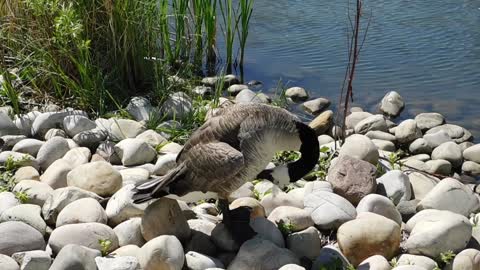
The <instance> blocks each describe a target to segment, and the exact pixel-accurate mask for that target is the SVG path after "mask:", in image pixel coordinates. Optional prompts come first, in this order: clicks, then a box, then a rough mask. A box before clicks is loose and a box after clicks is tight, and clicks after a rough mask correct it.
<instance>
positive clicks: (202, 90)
mask: <svg viewBox="0 0 480 270" xmlns="http://www.w3.org/2000/svg"><path fill="white" fill-rule="evenodd" d="M192 93H193V94H195V95H198V96H203V97H206V96H210V95H211V94H212V93H213V90H212V88H211V87H208V86H203V85H200V86H195V88H193V89H192Z"/></svg>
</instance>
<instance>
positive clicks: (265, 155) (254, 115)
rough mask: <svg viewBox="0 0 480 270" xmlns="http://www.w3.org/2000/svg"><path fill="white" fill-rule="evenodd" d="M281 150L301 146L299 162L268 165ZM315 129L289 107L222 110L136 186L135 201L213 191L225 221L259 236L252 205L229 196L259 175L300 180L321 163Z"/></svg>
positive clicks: (235, 230) (240, 234)
mask: <svg viewBox="0 0 480 270" xmlns="http://www.w3.org/2000/svg"><path fill="white" fill-rule="evenodd" d="M281 150H294V151H298V150H299V151H300V153H301V157H300V159H298V160H297V161H295V162H292V163H289V164H286V165H281V166H277V167H275V168H274V169H273V170H264V169H265V168H266V166H267V164H268V163H269V162H270V161H271V160H272V158H273V156H274V154H275V153H276V152H278V151H281ZM318 158H319V145H318V139H317V136H316V135H315V132H314V131H313V130H312V129H311V128H310V127H309V126H308V125H306V124H304V123H302V122H301V121H300V119H299V118H298V117H297V116H295V115H293V114H292V113H290V112H288V111H287V110H285V109H281V108H277V107H273V106H269V105H264V104H236V105H231V106H228V107H226V108H222V109H220V110H219V111H218V112H217V113H216V114H215V116H214V117H212V118H210V119H209V120H208V121H207V122H206V123H205V124H204V125H202V126H201V127H200V128H199V129H198V130H197V131H195V132H194V133H193V134H192V136H191V137H190V139H189V140H188V141H187V143H186V144H185V145H184V147H183V149H182V151H181V152H180V153H179V154H178V156H177V159H176V163H177V165H176V167H175V168H174V169H172V170H171V171H169V172H168V173H167V174H166V175H164V176H162V177H160V178H157V179H153V180H150V181H148V182H146V183H144V184H141V185H139V186H137V187H136V189H135V195H134V196H133V199H134V202H135V203H142V202H145V201H148V200H151V199H154V198H159V197H163V196H167V195H169V194H175V195H177V196H183V195H185V194H188V193H189V192H194V191H202V192H215V193H217V194H218V197H219V200H218V205H219V208H220V210H221V211H222V213H223V222H224V224H225V225H226V227H227V228H228V229H229V230H230V232H231V233H232V235H233V237H235V238H236V240H237V241H239V242H242V243H243V242H244V241H245V240H247V239H250V238H251V237H253V236H254V235H255V232H253V230H252V229H251V228H250V226H249V225H248V222H249V212H248V211H247V210H248V209H242V208H237V209H235V210H229V208H228V207H229V206H228V197H229V195H230V193H232V192H233V191H235V190H237V189H238V188H239V187H240V186H242V185H243V184H244V183H245V182H247V181H251V180H254V179H256V177H257V176H260V177H262V178H264V179H268V180H270V181H272V182H274V183H275V184H278V185H286V184H288V183H289V182H293V181H296V180H298V179H300V178H302V177H303V176H305V175H306V174H307V173H308V172H310V171H311V170H312V169H313V168H314V167H315V165H316V163H317V162H318Z"/></svg>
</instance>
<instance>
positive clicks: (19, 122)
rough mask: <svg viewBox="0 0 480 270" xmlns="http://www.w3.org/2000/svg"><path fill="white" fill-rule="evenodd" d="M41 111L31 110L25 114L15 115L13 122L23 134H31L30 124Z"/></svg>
mask: <svg viewBox="0 0 480 270" xmlns="http://www.w3.org/2000/svg"><path fill="white" fill-rule="evenodd" d="M40 114H41V113H40V112H38V111H32V112H29V113H27V114H21V115H18V114H17V115H15V117H14V120H13V123H14V124H15V126H17V128H18V129H19V130H20V131H21V132H22V134H23V135H25V136H32V135H33V134H32V124H33V121H35V118H37V116H39V115H40Z"/></svg>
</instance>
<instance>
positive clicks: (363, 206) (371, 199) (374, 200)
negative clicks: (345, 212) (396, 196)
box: [357, 194, 402, 225]
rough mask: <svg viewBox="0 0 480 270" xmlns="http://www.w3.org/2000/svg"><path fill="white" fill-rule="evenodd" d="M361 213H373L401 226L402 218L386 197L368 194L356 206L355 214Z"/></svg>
mask: <svg viewBox="0 0 480 270" xmlns="http://www.w3.org/2000/svg"><path fill="white" fill-rule="evenodd" d="M363 212H370V213H375V214H378V215H381V216H384V217H386V218H388V219H391V220H393V221H395V222H396V223H398V225H401V224H402V216H401V215H400V212H398V210H397V208H395V205H394V204H393V202H392V201H390V200H389V199H388V198H387V197H384V196H381V195H378V194H369V195H367V196H365V197H364V198H363V199H362V200H361V201H360V203H358V206H357V214H360V213H363Z"/></svg>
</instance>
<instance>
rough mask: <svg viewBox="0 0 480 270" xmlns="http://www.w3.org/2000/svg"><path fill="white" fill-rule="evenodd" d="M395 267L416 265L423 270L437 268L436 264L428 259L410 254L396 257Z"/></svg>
mask: <svg viewBox="0 0 480 270" xmlns="http://www.w3.org/2000/svg"><path fill="white" fill-rule="evenodd" d="M397 265H398V266H402V265H416V266H419V267H423V268H424V269H425V270H434V269H435V267H438V265H437V263H436V262H435V261H434V260H432V259H430V258H429V257H426V256H420V255H412V254H401V255H400V256H398V257H397Z"/></svg>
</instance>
